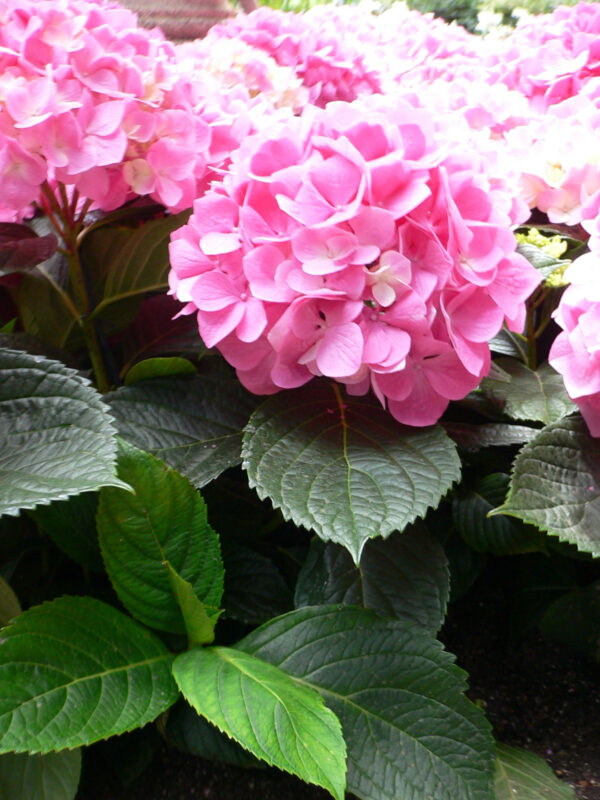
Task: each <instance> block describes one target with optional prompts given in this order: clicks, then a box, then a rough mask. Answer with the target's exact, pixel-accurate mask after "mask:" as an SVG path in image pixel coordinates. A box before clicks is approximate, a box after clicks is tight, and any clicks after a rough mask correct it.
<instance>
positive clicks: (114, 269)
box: [82, 211, 189, 316]
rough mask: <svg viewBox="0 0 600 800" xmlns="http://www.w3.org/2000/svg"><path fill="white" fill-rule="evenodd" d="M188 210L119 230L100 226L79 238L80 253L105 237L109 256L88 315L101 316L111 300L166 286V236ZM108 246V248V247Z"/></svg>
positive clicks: (124, 298)
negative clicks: (101, 289)
mask: <svg viewBox="0 0 600 800" xmlns="http://www.w3.org/2000/svg"><path fill="white" fill-rule="evenodd" d="M188 217H189V211H183V212H182V213H181V214H175V215H173V216H168V217H162V218H160V219H154V220H150V221H147V222H144V224H143V225H139V226H138V227H136V228H132V229H128V230H126V232H125V233H124V232H123V229H122V228H110V227H108V226H105V227H100V228H99V229H97V230H94V231H92V232H91V233H90V234H89V235H88V237H87V241H86V239H84V240H83V245H82V247H83V253H84V257H85V253H86V250H90V251H94V250H95V249H96V248H97V247H98V241H99V240H100V241H102V240H104V239H106V240H107V242H108V246H109V250H110V252H111V258H110V260H109V262H108V264H109V266H108V269H107V271H106V281H105V283H104V293H103V297H102V299H101V300H100V302H99V303H98V305H97V306H96V308H95V309H94V312H93V315H92V316H103V315H104V314H105V313H106V310H107V309H108V308H109V307H110V306H111V305H113V304H115V303H121V302H123V301H126V300H131V299H132V298H141V297H143V296H144V295H145V294H147V293H148V292H160V291H164V290H166V289H167V288H168V286H167V275H168V274H169V268H170V265H169V250H168V247H169V238H170V236H171V233H172V232H173V231H174V230H177V228H180V227H181V226H182V225H184V224H185V222H186V221H187V218H188ZM111 248H112V249H111Z"/></svg>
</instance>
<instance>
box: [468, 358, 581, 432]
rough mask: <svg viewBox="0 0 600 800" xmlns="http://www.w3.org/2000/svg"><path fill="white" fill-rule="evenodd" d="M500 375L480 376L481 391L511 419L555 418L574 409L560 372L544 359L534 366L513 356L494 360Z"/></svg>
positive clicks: (546, 420)
mask: <svg viewBox="0 0 600 800" xmlns="http://www.w3.org/2000/svg"><path fill="white" fill-rule="evenodd" d="M495 364H496V366H497V367H500V369H501V371H502V373H503V374H502V373H501V374H500V379H494V378H484V379H483V380H482V382H481V387H480V388H481V391H482V392H483V394H484V395H485V396H486V397H488V398H489V399H490V400H493V401H494V402H495V403H496V404H497V406H498V408H499V409H500V410H501V411H503V412H504V413H505V414H507V415H508V416H509V417H511V418H512V419H523V420H537V421H539V422H543V423H544V424H548V423H550V422H556V421H557V420H559V419H562V417H564V416H566V415H567V414H571V413H572V412H573V411H575V410H576V407H575V404H574V403H573V401H572V400H570V399H569V396H568V395H567V392H566V390H565V386H564V382H563V379H562V376H561V375H559V374H558V372H556V371H555V370H553V369H552V367H551V366H550V365H549V364H547V363H545V364H542V365H541V366H540V367H538V368H537V369H536V370H533V369H529V367H526V366H525V364H522V363H521V362H520V361H517V360H516V359H514V358H498V359H496V361H495Z"/></svg>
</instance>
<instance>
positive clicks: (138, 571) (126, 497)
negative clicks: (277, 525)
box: [97, 443, 223, 633]
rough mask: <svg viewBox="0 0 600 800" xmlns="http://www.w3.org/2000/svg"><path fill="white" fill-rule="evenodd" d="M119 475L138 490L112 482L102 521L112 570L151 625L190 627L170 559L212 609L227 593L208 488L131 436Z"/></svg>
mask: <svg viewBox="0 0 600 800" xmlns="http://www.w3.org/2000/svg"><path fill="white" fill-rule="evenodd" d="M118 466H119V475H120V476H121V478H123V480H125V481H127V483H129V484H131V486H132V487H133V488H134V489H135V494H131V493H129V492H125V491H123V490H122V489H113V488H111V487H106V488H104V489H102V490H101V492H100V502H99V504H98V514H97V524H98V536H99V539H100V548H101V550H102V556H103V558H104V564H105V566H106V571H107V572H108V575H109V577H110V579H111V581H112V583H113V586H114V587H115V590H116V592H117V594H118V595H119V598H120V600H121V602H122V603H123V605H124V606H125V607H126V608H127V609H128V610H129V611H131V613H132V614H134V615H135V616H136V617H137V618H138V619H139V620H141V621H142V622H144V623H145V624H146V625H149V626H150V627H152V628H157V629H158V630H163V631H172V632H176V633H185V632H186V625H185V620H184V617H183V616H182V611H181V609H180V603H179V602H178V599H177V596H176V592H175V591H174V585H173V582H172V578H170V576H169V569H168V568H167V564H166V562H168V564H169V565H170V567H171V568H172V569H173V570H174V571H175V573H177V575H179V576H180V577H181V578H182V579H183V580H184V581H188V582H189V583H190V584H191V587H192V589H193V591H194V592H195V594H196V596H197V597H198V599H199V600H200V601H201V602H202V603H204V604H205V605H206V606H209V607H210V609H209V610H212V613H213V614H214V613H215V612H216V610H217V609H218V608H219V604H220V602H221V596H222V594H223V564H222V562H221V555H220V549H219V538H218V536H217V534H216V533H215V532H214V531H213V529H212V528H211V527H210V525H209V524H208V521H207V518H206V505H205V503H204V500H203V499H202V495H201V494H200V493H199V492H198V491H196V490H195V489H194V487H193V486H192V485H191V484H190V482H189V481H188V480H187V478H185V477H184V476H183V475H180V474H179V473H177V472H176V471H175V470H173V469H171V468H170V467H166V466H165V465H164V464H163V462H162V461H159V459H157V458H155V457H154V456H152V455H150V453H144V452H142V451H141V450H138V449H137V448H135V447H133V446H132V445H130V444H126V443H122V444H121V445H120V448H119V459H118Z"/></svg>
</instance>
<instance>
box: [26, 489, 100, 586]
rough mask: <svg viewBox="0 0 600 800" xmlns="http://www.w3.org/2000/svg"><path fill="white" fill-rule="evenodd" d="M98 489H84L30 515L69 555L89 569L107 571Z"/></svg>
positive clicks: (35, 510) (38, 508) (31, 512)
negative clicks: (98, 522) (100, 534)
mask: <svg viewBox="0 0 600 800" xmlns="http://www.w3.org/2000/svg"><path fill="white" fill-rule="evenodd" d="M97 508H98V492H84V493H83V494H78V495H75V496H74V497H70V498H69V499H68V500H60V501H57V502H55V503H51V504H50V505H49V506H38V507H37V508H36V509H34V510H33V511H30V512H29V515H30V516H31V517H33V519H34V520H35V521H36V522H37V523H38V525H40V526H41V528H42V529H43V531H44V533H46V534H48V536H49V537H50V538H51V539H52V541H53V542H54V543H55V544H56V545H58V547H60V548H61V550H63V551H64V552H65V553H66V554H67V555H68V556H69V558H72V559H73V561H76V562H77V563H78V564H81V565H82V566H83V567H85V568H86V569H90V570H93V571H94V572H104V566H103V564H102V556H101V555H100V547H99V545H98V534H97V532H96V510H97Z"/></svg>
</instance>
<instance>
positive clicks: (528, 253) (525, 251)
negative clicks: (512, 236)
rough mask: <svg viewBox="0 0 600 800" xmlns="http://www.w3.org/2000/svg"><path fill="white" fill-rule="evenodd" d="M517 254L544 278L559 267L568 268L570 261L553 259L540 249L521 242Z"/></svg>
mask: <svg viewBox="0 0 600 800" xmlns="http://www.w3.org/2000/svg"><path fill="white" fill-rule="evenodd" d="M517 252H518V253H520V254H521V255H522V256H525V258H526V259H527V261H529V263H530V264H531V265H532V266H533V267H535V268H536V269H537V271H538V272H540V273H541V274H542V275H543V276H544V278H545V279H546V278H549V277H550V275H552V273H553V272H556V270H557V269H560V268H561V267H563V268H564V267H568V266H569V264H570V263H571V260H570V259H568V258H555V257H554V256H551V255H550V254H549V253H546V252H545V251H544V250H543V249H542V248H541V247H537V246H536V245H535V244H529V243H527V242H521V244H519V246H518V247H517Z"/></svg>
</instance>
